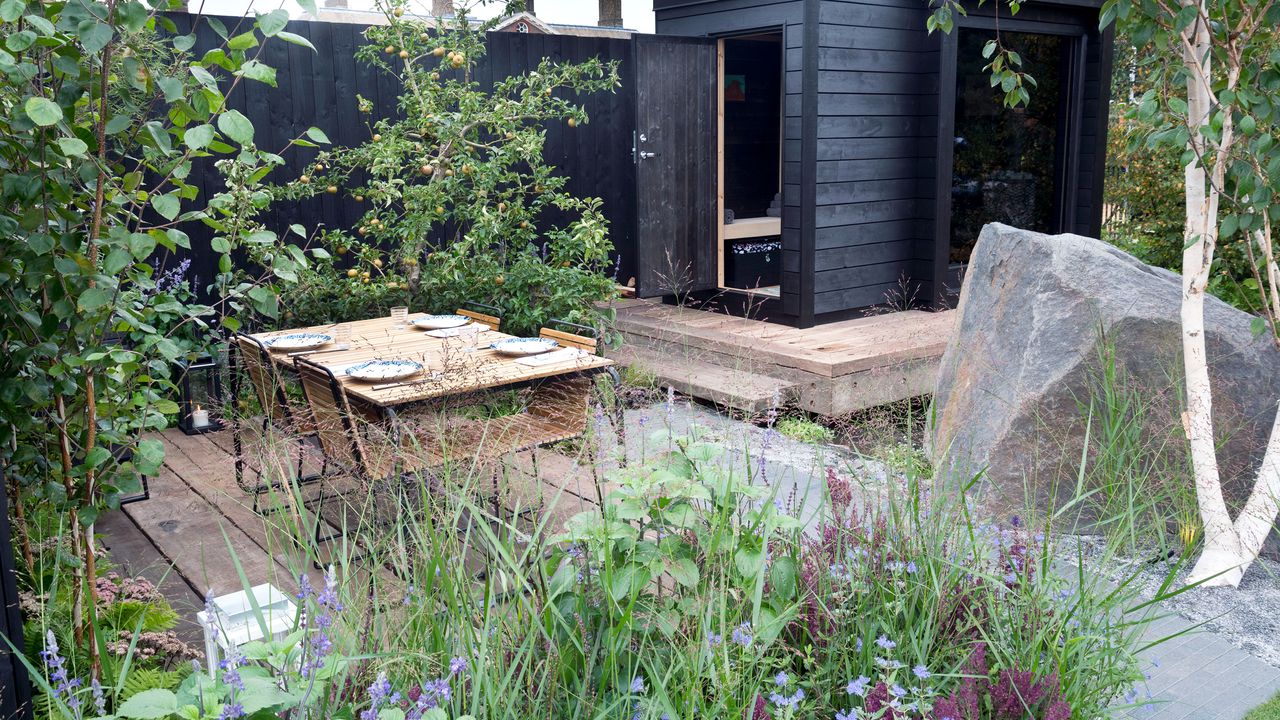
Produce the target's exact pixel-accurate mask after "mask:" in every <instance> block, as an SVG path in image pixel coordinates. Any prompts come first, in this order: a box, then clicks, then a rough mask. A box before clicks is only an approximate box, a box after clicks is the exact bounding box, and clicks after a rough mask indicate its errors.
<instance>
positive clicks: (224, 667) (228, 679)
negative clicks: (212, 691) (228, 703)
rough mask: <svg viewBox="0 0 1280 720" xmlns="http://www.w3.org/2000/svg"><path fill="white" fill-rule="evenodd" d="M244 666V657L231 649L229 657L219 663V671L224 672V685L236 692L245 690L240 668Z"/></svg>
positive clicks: (228, 652) (228, 653)
mask: <svg viewBox="0 0 1280 720" xmlns="http://www.w3.org/2000/svg"><path fill="white" fill-rule="evenodd" d="M242 664H244V656H242V655H241V654H240V651H239V650H237V649H235V648H231V649H230V650H229V651H227V656H226V657H225V658H223V659H222V660H219V661H218V669H219V670H221V671H222V684H224V685H226V686H227V687H229V688H233V689H235V690H244V680H243V679H242V678H241V677H240V666H241V665H242Z"/></svg>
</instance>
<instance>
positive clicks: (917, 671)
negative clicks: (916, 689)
mask: <svg viewBox="0 0 1280 720" xmlns="http://www.w3.org/2000/svg"><path fill="white" fill-rule="evenodd" d="M911 672H912V673H913V674H914V675H915V676H916V677H918V678H920V679H921V680H928V679H929V678H931V677H933V673H931V672H929V668H927V667H925V666H924V665H916V666H915V667H913V668H911Z"/></svg>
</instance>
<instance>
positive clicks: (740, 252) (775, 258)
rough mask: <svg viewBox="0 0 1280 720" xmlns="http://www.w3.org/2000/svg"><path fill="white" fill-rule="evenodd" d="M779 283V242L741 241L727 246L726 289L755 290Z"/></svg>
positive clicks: (780, 251) (780, 274) (780, 247)
mask: <svg viewBox="0 0 1280 720" xmlns="http://www.w3.org/2000/svg"><path fill="white" fill-rule="evenodd" d="M781 282H782V243H781V242H780V241H778V240H766V241H759V240H743V241H740V242H735V243H733V244H732V245H730V246H729V252H728V256H727V257H726V258H725V267H724V283H725V285H727V286H728V287H735V288H744V289H751V288H758V287H768V286H770V285H778V284H780V283H781Z"/></svg>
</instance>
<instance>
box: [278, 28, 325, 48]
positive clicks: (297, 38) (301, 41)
mask: <svg viewBox="0 0 1280 720" xmlns="http://www.w3.org/2000/svg"><path fill="white" fill-rule="evenodd" d="M276 37H278V38H280V39H281V40H283V41H285V42H287V43H293V44H294V45H301V46H302V47H307V48H311V50H312V51H313V52H314V51H315V49H316V46H315V45H312V44H311V41H310V40H308V39H306V38H304V37H302V36H301V35H295V34H293V33H291V32H282V33H279V34H277V35H276Z"/></svg>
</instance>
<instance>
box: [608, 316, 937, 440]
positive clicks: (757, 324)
mask: <svg viewBox="0 0 1280 720" xmlns="http://www.w3.org/2000/svg"><path fill="white" fill-rule="evenodd" d="M954 318H955V314H954V312H953V311H946V312H939V313H931V312H923V311H918V310H908V311H904V312H895V313H885V314H883V315H873V316H869V317H862V318H855V319H852V320H844V321H841V322H834V323H828V324H824V325H820V326H817V327H812V328H805V329H799V328H793V327H789V326H785V325H778V324H775V323H768V322H763V321H760V320H754V319H751V318H745V317H735V316H732V315H726V314H723V313H716V312H708V311H703V310H691V309H688V308H682V307H677V306H673V305H663V304H660V303H656V302H648V301H629V302H628V303H627V304H626V305H624V306H622V307H621V308H620V309H619V310H618V320H617V325H618V329H619V330H621V331H622V333H623V335H624V337H625V338H626V340H627V342H629V343H631V344H632V345H634V346H639V347H641V348H645V349H647V350H650V351H652V350H657V351H660V352H661V355H660V356H659V357H660V358H661V360H658V361H655V360H654V359H653V353H645V352H641V353H635V356H636V357H637V358H639V359H638V360H636V362H637V364H639V365H641V366H642V367H644V368H645V369H647V370H649V371H650V372H653V373H654V374H655V375H657V376H658V378H659V379H660V380H663V381H667V382H671V383H672V384H674V385H675V386H676V387H677V388H678V389H682V390H685V391H687V392H691V393H692V394H693V395H695V396H696V397H699V398H701V399H705V400H711V401H713V402H716V403H719V404H725V405H729V406H731V407H735V408H738V409H741V410H749V411H755V410H759V409H760V408H759V407H758V406H757V404H756V403H754V402H750V401H747V400H745V396H744V400H743V401H742V402H734V401H732V400H726V394H727V395H728V396H732V395H733V394H734V393H733V392H732V391H731V388H729V387H725V385H726V383H723V382H721V383H718V384H717V386H716V387H714V388H711V387H708V388H704V389H702V390H700V389H699V388H698V387H696V386H694V385H690V384H689V383H688V380H689V375H690V373H689V372H685V371H684V370H681V368H683V367H685V366H687V365H690V364H698V363H710V364H713V365H717V366H721V367H724V368H730V369H732V370H733V371H735V372H737V373H738V376H739V378H740V379H741V381H742V382H743V384H744V385H750V386H752V387H760V386H761V383H764V384H766V385H768V384H770V381H783V382H784V384H783V385H782V386H780V389H781V390H782V392H781V395H782V397H781V399H782V400H791V401H794V402H795V403H796V404H797V405H798V406H799V407H801V408H802V409H805V410H808V411H810V412H816V413H819V414H822V415H840V414H844V413H848V412H852V411H855V410H860V409H864V408H868V407H873V406H875V405H880V404H884V403H888V402H893V401H895V400H901V399H905V398H908V397H915V396H919V395H925V394H928V393H930V392H932V390H933V380H934V374H935V372H936V370H937V364H938V362H939V360H940V359H941V357H942V351H943V350H944V349H945V347H946V344H947V339H948V337H949V336H950V334H951V328H952V325H953V324H954ZM624 355H625V353H624ZM719 374H723V373H719ZM715 375H716V373H708V374H707V377H708V379H709V380H713V379H714V377H713V376H715ZM755 395H758V393H755V394H752V397H755Z"/></svg>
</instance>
